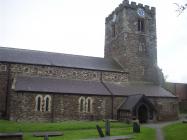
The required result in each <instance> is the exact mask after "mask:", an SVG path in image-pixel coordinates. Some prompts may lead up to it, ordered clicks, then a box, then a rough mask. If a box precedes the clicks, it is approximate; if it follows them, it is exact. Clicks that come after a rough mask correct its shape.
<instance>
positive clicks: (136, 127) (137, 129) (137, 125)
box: [133, 120, 140, 133]
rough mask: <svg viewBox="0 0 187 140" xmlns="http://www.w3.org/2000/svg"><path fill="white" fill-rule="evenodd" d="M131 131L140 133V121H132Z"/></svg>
mask: <svg viewBox="0 0 187 140" xmlns="http://www.w3.org/2000/svg"><path fill="white" fill-rule="evenodd" d="M133 132H134V133H140V123H139V121H138V120H134V121H133Z"/></svg>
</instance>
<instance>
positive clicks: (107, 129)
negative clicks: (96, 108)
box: [105, 120, 110, 136]
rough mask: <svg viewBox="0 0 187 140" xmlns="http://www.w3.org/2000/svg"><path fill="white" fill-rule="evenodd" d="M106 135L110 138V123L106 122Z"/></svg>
mask: <svg viewBox="0 0 187 140" xmlns="http://www.w3.org/2000/svg"><path fill="white" fill-rule="evenodd" d="M105 134H106V136H110V121H109V120H106V122H105Z"/></svg>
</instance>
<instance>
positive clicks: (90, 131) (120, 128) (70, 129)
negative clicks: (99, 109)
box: [0, 120, 156, 140]
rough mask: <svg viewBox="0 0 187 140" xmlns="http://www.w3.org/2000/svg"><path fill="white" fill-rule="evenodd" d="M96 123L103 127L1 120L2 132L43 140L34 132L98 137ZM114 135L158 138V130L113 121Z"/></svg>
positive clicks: (73, 139)
mask: <svg viewBox="0 0 187 140" xmlns="http://www.w3.org/2000/svg"><path fill="white" fill-rule="evenodd" d="M96 124H98V125H99V126H101V127H102V130H103V132H104V125H105V123H104V122H103V121H64V122H59V123H28V122H13V121H5V120H0V132H23V133H24V140H43V139H44V138H41V137H40V138H36V137H33V136H32V132H42V131H62V132H63V133H64V136H58V137H51V138H49V139H50V140H78V139H86V138H98V132H97V130H96ZM111 135H112V136H122V135H123V136H124V135H133V137H134V140H156V132H155V130H154V129H152V128H146V127H141V133H136V134H134V133H132V124H125V123H122V122H112V123H111Z"/></svg>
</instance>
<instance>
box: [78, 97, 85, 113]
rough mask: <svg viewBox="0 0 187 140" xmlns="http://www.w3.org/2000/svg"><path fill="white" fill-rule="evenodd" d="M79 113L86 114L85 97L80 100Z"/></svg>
mask: <svg viewBox="0 0 187 140" xmlns="http://www.w3.org/2000/svg"><path fill="white" fill-rule="evenodd" d="M79 111H80V112H85V97H80V98H79Z"/></svg>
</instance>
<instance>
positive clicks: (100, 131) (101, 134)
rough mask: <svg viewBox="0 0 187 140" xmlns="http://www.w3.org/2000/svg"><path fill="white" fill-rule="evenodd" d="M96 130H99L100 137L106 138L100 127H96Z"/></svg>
mask: <svg viewBox="0 0 187 140" xmlns="http://www.w3.org/2000/svg"><path fill="white" fill-rule="evenodd" d="M96 128H97V131H98V133H99V136H100V137H104V134H103V131H102V129H101V127H99V125H96Z"/></svg>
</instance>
